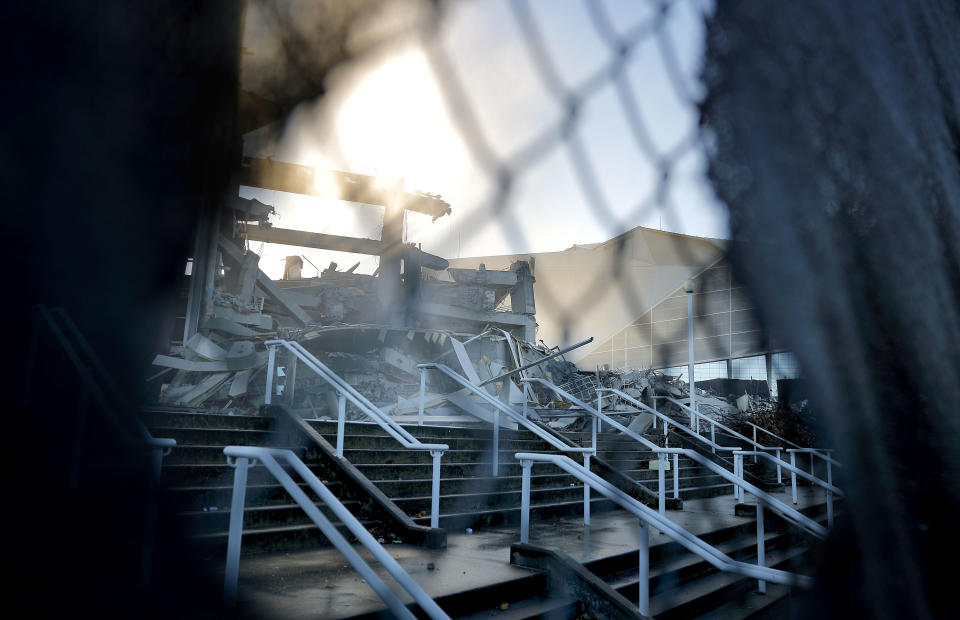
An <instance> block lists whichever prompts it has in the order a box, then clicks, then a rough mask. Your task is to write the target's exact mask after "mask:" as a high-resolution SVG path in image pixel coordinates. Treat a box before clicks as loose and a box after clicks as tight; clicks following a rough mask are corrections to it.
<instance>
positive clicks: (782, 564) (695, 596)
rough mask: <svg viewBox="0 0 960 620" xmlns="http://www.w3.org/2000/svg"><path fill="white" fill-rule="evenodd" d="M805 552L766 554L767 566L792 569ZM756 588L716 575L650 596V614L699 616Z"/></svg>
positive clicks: (738, 578)
mask: <svg viewBox="0 0 960 620" xmlns="http://www.w3.org/2000/svg"><path fill="white" fill-rule="evenodd" d="M805 553H806V549H805V548H801V547H795V548H791V549H778V550H773V551H771V552H769V553H767V554H766V562H765V564H766V566H769V567H771V568H779V569H786V570H790V569H791V568H794V567H795V565H796V564H798V563H799V561H800V560H802V558H803V555H804V554H805ZM750 559H751V558H747V559H745V561H749V560H750ZM794 570H796V569H795V568H794ZM756 586H757V582H756V580H754V579H748V578H746V577H741V576H740V575H735V574H732V573H721V572H715V573H713V574H711V575H708V576H705V577H702V578H700V579H697V580H696V581H695V582H693V583H690V584H686V585H684V586H681V587H678V588H673V589H670V590H667V591H664V592H661V593H659V594H657V595H654V596H651V597H650V614H651V615H652V616H654V617H656V618H657V619H658V620H660V619H664V620H671V619H674V618H691V617H696V616H699V615H702V614H705V613H708V612H710V611H711V610H713V609H716V608H717V607H719V606H721V605H722V604H724V603H726V602H728V601H729V600H730V599H731V598H733V597H736V596H738V595H740V594H742V593H744V592H748V591H750V590H752V589H755V588H756Z"/></svg>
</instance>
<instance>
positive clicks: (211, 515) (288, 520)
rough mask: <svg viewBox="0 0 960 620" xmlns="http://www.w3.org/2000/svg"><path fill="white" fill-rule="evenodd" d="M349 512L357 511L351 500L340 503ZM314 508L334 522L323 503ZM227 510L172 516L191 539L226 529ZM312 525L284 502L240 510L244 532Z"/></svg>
mask: <svg viewBox="0 0 960 620" xmlns="http://www.w3.org/2000/svg"><path fill="white" fill-rule="evenodd" d="M342 503H343V505H344V506H346V507H347V508H348V509H349V510H350V511H351V512H354V511H355V510H357V509H358V508H359V507H360V502H358V501H355V500H349V501H343V502H342ZM315 505H316V506H317V508H319V509H320V511H321V512H322V513H323V514H324V515H325V516H326V517H327V518H328V519H330V520H331V521H336V520H337V518H336V516H334V513H333V511H332V510H331V509H330V508H329V507H328V506H327V505H326V504H325V503H323V502H315ZM230 514H231V511H230V510H229V509H223V510H195V511H190V512H181V513H177V514H175V518H176V519H177V521H178V522H179V523H180V525H181V526H182V527H183V528H184V531H187V532H191V534H193V535H197V536H199V535H204V534H212V533H216V532H226V531H227V530H228V529H229V527H230ZM307 523H313V521H311V520H310V517H308V516H307V513H306V512H304V511H303V508H301V507H300V505H299V504H297V503H295V502H293V501H288V503H284V504H272V505H268V506H246V507H245V508H244V510H243V528H244V531H246V530H249V529H252V528H264V527H266V528H270V527H283V526H287V525H303V524H307Z"/></svg>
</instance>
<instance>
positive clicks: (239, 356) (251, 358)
mask: <svg viewBox="0 0 960 620" xmlns="http://www.w3.org/2000/svg"><path fill="white" fill-rule="evenodd" d="M257 359H258V357H257V351H256V349H255V348H254V344H253V343H252V342H251V341H249V340H238V341H237V342H234V343H231V344H230V349H229V350H228V351H227V352H226V355H225V356H224V361H226V363H227V369H228V370H241V369H243V368H252V367H254V366H256V365H257Z"/></svg>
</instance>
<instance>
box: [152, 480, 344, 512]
mask: <svg viewBox="0 0 960 620" xmlns="http://www.w3.org/2000/svg"><path fill="white" fill-rule="evenodd" d="M297 486H299V487H300V488H301V489H302V490H303V491H304V492H306V493H308V494H309V493H310V491H309V487H308V486H307V483H306V482H300V483H298V485H297ZM324 486H326V487H327V488H328V489H330V490H331V491H332V492H333V494H334V495H336V496H338V497H339V494H340V488H341V484H340V483H339V482H325V483H324ZM165 493H166V498H167V501H168V502H169V504H170V506H171V508H172V509H173V510H176V511H179V512H188V511H197V510H203V509H204V508H213V507H216V508H217V509H218V510H226V509H228V508H229V507H230V503H231V499H232V497H233V485H221V486H190V487H174V488H170V489H166V490H165ZM288 502H290V494H289V493H287V491H286V489H284V488H283V487H282V486H280V484H278V483H276V482H274V483H272V484H271V483H265V484H248V485H247V494H246V505H247V506H267V505H273V504H284V503H288Z"/></svg>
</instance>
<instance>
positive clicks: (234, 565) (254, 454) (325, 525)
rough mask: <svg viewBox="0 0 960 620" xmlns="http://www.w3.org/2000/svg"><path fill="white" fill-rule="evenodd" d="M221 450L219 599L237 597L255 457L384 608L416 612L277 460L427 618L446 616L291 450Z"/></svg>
mask: <svg viewBox="0 0 960 620" xmlns="http://www.w3.org/2000/svg"><path fill="white" fill-rule="evenodd" d="M223 453H224V454H225V455H227V462H228V463H230V464H231V465H232V466H233V467H234V474H233V497H232V499H231V503H230V533H229V537H228V539H227V564H226V570H225V573H224V577H223V596H224V602H225V603H226V604H227V605H228V606H231V607H232V606H234V605H235V604H236V600H237V580H238V578H239V574H240V548H241V544H242V540H243V508H244V502H245V500H246V489H247V470H248V468H249V467H250V466H252V465H255V464H256V462H257V461H259V462H260V463H262V464H263V466H264V467H266V468H267V471H269V472H270V474H271V475H273V477H274V478H276V480H277V482H279V483H280V484H281V485H282V486H283V488H284V489H286V491H287V493H289V494H290V496H291V497H292V498H293V499H294V501H296V502H297V504H299V505H300V508H302V509H303V511H304V512H306V513H307V516H309V517H310V519H311V520H312V521H313V522H314V523H315V524H316V525H317V527H318V528H320V531H321V532H323V535H324V536H326V537H327V540H329V541H330V542H331V543H332V544H333V546H334V547H336V549H337V551H339V552H340V553H341V554H343V556H344V557H345V558H346V559H347V561H348V562H349V563H350V565H351V566H353V568H354V570H356V571H357V572H358V573H359V574H360V576H361V577H363V579H365V580H366V581H367V583H368V584H370V587H371V588H373V591H374V592H376V593H377V594H378V595H379V596H380V598H381V599H383V602H384V603H386V604H387V607H389V608H390V611H391V612H392V613H393V614H394V615H395V616H396V617H398V618H409V619H411V620H412V619H413V618H415V617H416V616H414V615H413V613H412V612H411V611H410V610H409V609H407V607H406V606H405V605H404V604H403V602H401V601H400V599H399V598H397V595H396V594H394V593H393V592H392V591H391V590H390V588H388V587H387V586H386V584H384V583H383V580H381V579H380V577H379V576H378V575H377V574H376V573H375V572H373V569H371V568H370V566H369V565H368V564H367V563H366V562H365V561H364V560H363V558H362V557H360V554H359V553H357V551H356V550H355V549H354V548H353V546H352V545H350V543H349V542H347V539H346V538H344V536H343V534H341V533H340V531H339V530H337V528H336V526H334V525H333V523H331V522H330V520H329V519H328V518H327V517H326V515H324V514H323V512H322V511H321V510H320V509H319V508H317V505H316V504H315V503H314V502H313V501H312V500H311V499H310V498H309V497H308V496H307V494H306V492H304V490H303V489H301V488H300V486H299V485H298V484H297V483H296V482H295V481H294V480H293V478H291V477H290V474H288V473H287V472H286V471H285V470H284V469H283V467H282V466H281V465H280V463H278V462H277V459H281V460H283V461H285V462H286V464H287V465H289V466H290V467H291V468H292V469H293V470H294V471H295V472H297V474H298V475H299V476H300V478H302V479H303V481H304V482H306V483H307V486H309V487H310V488H311V489H312V490H313V492H314V493H316V494H317V495H318V496H319V497H320V499H321V500H322V501H323V503H324V504H326V505H327V506H328V507H329V508H330V510H331V511H332V512H333V514H334V515H335V516H336V518H337V519H339V520H340V522H341V523H343V525H344V526H346V528H347V529H348V530H349V531H350V533H351V534H353V536H354V537H356V539H357V541H358V542H359V543H360V544H361V545H363V546H364V547H365V548H366V549H367V550H368V551H369V552H370V553H371V554H373V557H374V558H375V559H376V560H377V561H378V562H380V564H381V565H383V567H384V568H385V569H386V571H387V572H388V573H390V576H391V577H393V578H394V580H396V582H397V583H398V584H400V587H402V588H403V589H404V590H406V592H407V593H408V594H410V596H412V597H413V600H414V601H416V603H417V604H418V605H419V606H420V608H421V609H422V610H423V611H424V612H425V613H426V614H427V615H428V616H429V617H430V618H435V619H446V620H449V616H448V615H447V614H446V613H445V612H444V611H443V610H442V609H440V607H439V605H437V603H436V602H435V601H434V600H433V599H432V598H430V596H429V595H427V593H426V592H424V591H423V589H422V588H421V587H420V586H419V585H417V583H416V582H415V581H414V580H413V579H411V578H410V575H408V574H407V572H406V571H405V570H403V568H402V567H401V566H400V565H399V564H398V563H397V561H396V560H395V559H394V558H393V556H391V555H390V554H389V553H388V552H387V551H386V549H384V548H383V546H381V545H380V543H378V542H377V540H376V539H375V538H374V537H373V535H372V534H370V532H368V531H367V529H366V528H365V527H363V524H362V523H360V521H358V520H357V518H356V517H355V516H353V514H352V513H351V512H350V511H349V510H348V509H347V507H346V506H344V505H343V504H342V503H340V500H338V499H337V498H336V496H335V495H334V494H333V493H332V492H331V491H330V490H329V489H327V487H326V486H324V484H323V483H322V482H320V479H319V478H317V477H316V476H315V475H314V474H313V472H312V471H310V469H309V468H308V467H307V466H306V464H304V462H303V461H301V460H300V459H299V458H298V457H297V455H296V454H294V453H293V452H291V451H290V450H279V449H275V448H259V447H252V446H227V447H226V448H224V449H223Z"/></svg>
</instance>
